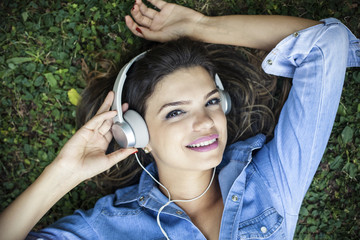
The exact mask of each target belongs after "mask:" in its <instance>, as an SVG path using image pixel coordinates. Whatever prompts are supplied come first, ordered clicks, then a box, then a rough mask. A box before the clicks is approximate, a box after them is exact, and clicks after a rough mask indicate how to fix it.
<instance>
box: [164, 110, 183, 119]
mask: <svg viewBox="0 0 360 240" xmlns="http://www.w3.org/2000/svg"><path fill="white" fill-rule="evenodd" d="M183 113H185V112H184V111H182V110H173V111H171V112H169V113H168V114H167V115H166V119H169V118H173V117H177V116H179V115H181V114H183Z"/></svg>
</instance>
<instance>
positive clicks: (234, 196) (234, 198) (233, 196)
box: [231, 195, 239, 202]
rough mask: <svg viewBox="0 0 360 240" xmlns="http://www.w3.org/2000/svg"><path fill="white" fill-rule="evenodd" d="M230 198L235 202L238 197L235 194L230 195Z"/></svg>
mask: <svg viewBox="0 0 360 240" xmlns="http://www.w3.org/2000/svg"><path fill="white" fill-rule="evenodd" d="M231 200H233V201H234V202H237V201H238V200H239V198H238V196H236V195H232V197H231Z"/></svg>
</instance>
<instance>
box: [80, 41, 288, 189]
mask: <svg viewBox="0 0 360 240" xmlns="http://www.w3.org/2000/svg"><path fill="white" fill-rule="evenodd" d="M247 56H248V52H247V51H245V50H243V49H242V48H234V47H230V46H224V45H216V44H205V43H200V42H195V41H192V40H189V39H187V38H181V39H178V40H175V41H171V42H167V43H165V44H161V45H158V46H156V47H154V48H153V49H151V50H150V51H149V52H147V53H146V55H145V57H143V58H141V59H140V60H138V61H136V62H135V63H134V64H133V65H132V66H131V68H130V69H129V72H128V74H127V79H126V81H125V84H124V89H123V93H122V95H123V96H122V97H123V99H122V103H125V102H127V103H129V109H133V110H135V111H137V112H138V113H139V114H140V115H141V116H142V117H143V118H145V114H146V108H147V105H146V103H147V99H148V98H149V97H150V96H151V94H152V93H153V91H154V89H155V86H156V84H157V83H158V82H159V81H161V80H162V79H163V77H165V76H167V75H169V74H171V73H173V72H175V71H177V70H179V69H182V68H190V67H195V66H201V67H203V68H204V69H205V70H206V71H208V72H209V74H210V76H212V77H214V75H215V73H217V74H218V75H219V76H220V78H221V81H222V83H223V85H224V88H225V90H226V91H228V92H229V94H230V97H231V101H232V109H231V111H230V113H229V114H228V115H227V123H228V126H227V130H228V141H227V144H231V143H234V142H236V141H239V140H244V139H246V138H249V137H251V136H254V135H256V134H258V133H263V134H265V135H266V136H267V137H268V138H271V136H272V133H273V129H274V127H275V124H276V119H277V114H278V113H279V112H280V109H281V107H282V105H283V102H284V100H285V98H286V95H287V93H288V89H289V87H288V86H287V84H285V85H284V88H285V91H284V90H282V91H280V94H278V97H279V98H274V94H275V92H276V86H277V79H276V78H274V77H270V76H268V75H266V74H265V73H264V72H262V71H261V70H260V69H259V68H258V67H256V66H254V65H252V64H250V63H249V61H248V59H247ZM110 66H111V65H110ZM112 70H113V71H111V70H109V71H107V72H106V73H105V74H104V73H99V72H92V73H90V74H88V75H87V76H88V78H87V83H88V84H87V87H86V88H85V89H84V91H83V93H82V100H81V102H80V104H79V106H78V110H77V123H78V126H81V125H83V124H84V123H85V122H87V121H88V120H89V119H90V118H91V117H92V116H94V115H95V113H96V112H97V110H98V108H99V107H100V105H101V103H102V102H103V100H104V98H105V96H106V94H107V93H108V92H109V91H110V90H112V87H113V85H114V82H115V78H116V75H117V71H116V70H115V69H114V68H112ZM117 70H118V69H117ZM117 148H118V146H117V145H116V143H114V141H113V142H112V143H111V144H110V148H109V150H108V151H113V150H114V149H117ZM138 155H139V157H140V159H141V161H142V164H144V165H147V164H149V163H150V162H152V161H154V159H153V158H152V156H151V154H145V153H144V151H143V150H142V149H139V153H138ZM140 174H141V168H140V166H138V164H137V162H136V160H135V159H134V157H133V156H130V157H129V158H128V159H125V160H124V161H121V162H120V163H118V164H117V165H116V166H114V167H113V168H112V169H110V170H109V171H108V172H106V173H105V174H100V175H98V176H97V177H95V182H96V183H97V184H98V185H99V186H100V188H101V189H103V190H105V191H104V193H108V192H109V191H113V190H114V189H116V188H119V187H124V186H129V185H131V184H135V183H137V182H138V181H139V175H140ZM111 182H112V183H111Z"/></svg>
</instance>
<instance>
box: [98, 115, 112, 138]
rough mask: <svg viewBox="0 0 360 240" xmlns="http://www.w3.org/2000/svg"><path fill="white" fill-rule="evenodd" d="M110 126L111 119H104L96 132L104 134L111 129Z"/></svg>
mask: <svg viewBox="0 0 360 240" xmlns="http://www.w3.org/2000/svg"><path fill="white" fill-rule="evenodd" d="M111 126H112V120H111V119H107V120H105V121H104V122H103V123H102V124H101V126H100V127H99V129H98V132H99V133H100V134H101V135H102V136H105V135H106V134H107V133H108V132H109V131H110V129H111Z"/></svg>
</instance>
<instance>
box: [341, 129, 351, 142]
mask: <svg viewBox="0 0 360 240" xmlns="http://www.w3.org/2000/svg"><path fill="white" fill-rule="evenodd" d="M353 134H354V131H353V130H352V128H351V127H349V126H346V127H345V128H344V130H343V131H342V132H341V138H342V140H343V142H344V143H345V144H347V143H349V142H351V140H352V137H353Z"/></svg>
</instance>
